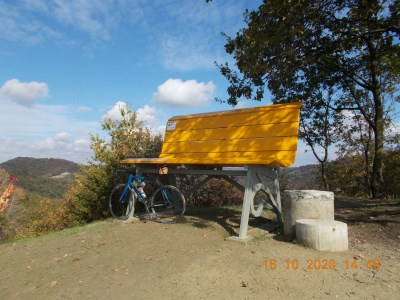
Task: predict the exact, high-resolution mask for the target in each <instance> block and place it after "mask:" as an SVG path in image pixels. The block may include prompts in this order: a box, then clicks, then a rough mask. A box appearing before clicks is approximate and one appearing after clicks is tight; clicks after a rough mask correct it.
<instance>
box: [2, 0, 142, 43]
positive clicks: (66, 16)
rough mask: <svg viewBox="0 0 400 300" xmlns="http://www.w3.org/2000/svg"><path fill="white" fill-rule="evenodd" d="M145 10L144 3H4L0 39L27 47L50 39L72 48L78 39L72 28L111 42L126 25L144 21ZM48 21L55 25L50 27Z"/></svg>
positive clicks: (55, 0) (33, 0)
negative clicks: (71, 30)
mask: <svg viewBox="0 0 400 300" xmlns="http://www.w3.org/2000/svg"><path fill="white" fill-rule="evenodd" d="M142 6H143V4H142V3H140V1H97V0H85V1H68V0H52V1H50V0H23V1H18V2H17V4H14V3H13V4H7V3H4V1H2V2H0V20H2V24H1V25H2V26H0V37H3V38H6V39H8V40H12V41H17V42H21V43H24V44H38V43H41V42H43V41H45V40H48V39H51V40H58V41H62V42H64V43H69V44H70V43H74V42H72V41H71V40H72V39H75V38H76V37H72V35H71V33H70V32H68V29H71V28H72V29H74V30H76V31H78V32H82V33H84V34H86V35H89V37H90V38H91V39H93V40H96V41H107V40H109V39H110V37H111V35H112V33H113V32H114V31H115V30H116V29H117V28H118V27H119V26H120V25H121V24H122V23H123V22H125V21H127V20H129V21H131V22H135V21H136V19H135V17H138V16H139V17H141V16H142V14H143V13H142ZM46 19H47V20H50V21H51V22H48V23H46V22H45V21H44V20H46ZM48 24H52V26H51V27H50V26H49V25H48ZM85 39H86V38H85Z"/></svg>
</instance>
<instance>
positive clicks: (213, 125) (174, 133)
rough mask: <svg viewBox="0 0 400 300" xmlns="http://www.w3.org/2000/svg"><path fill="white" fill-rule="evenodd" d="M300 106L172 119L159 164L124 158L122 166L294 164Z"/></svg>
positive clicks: (230, 111) (272, 106)
mask: <svg viewBox="0 0 400 300" xmlns="http://www.w3.org/2000/svg"><path fill="white" fill-rule="evenodd" d="M300 107H301V103H289V104H275V105H269V106H262V107H255V108H244V109H234V110H228V111H221V112H212V113H204V114H193V115H183V116H176V117H173V118H171V119H169V120H168V122H167V126H166V131H165V138H164V143H163V146H162V151H161V154H160V157H159V158H128V159H125V160H123V161H121V163H125V164H135V165H136V164H150V165H152V164H157V165H174V164H175V165H182V164H184V165H186V164H190V165H210V166H211V165H212V166H242V165H263V166H266V167H269V168H276V167H288V166H290V165H292V164H293V162H294V159H295V156H296V150H297V142H298V127H299V116H300Z"/></svg>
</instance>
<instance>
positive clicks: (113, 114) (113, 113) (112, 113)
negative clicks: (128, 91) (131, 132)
mask: <svg viewBox="0 0 400 300" xmlns="http://www.w3.org/2000/svg"><path fill="white" fill-rule="evenodd" d="M126 106H127V105H126V103H125V102H123V101H118V102H117V103H115V104H114V106H113V107H112V108H111V109H110V110H109V111H107V112H106V114H105V115H104V116H103V120H104V119H105V118H110V119H111V120H114V121H118V120H121V118H122V116H121V108H125V107H126Z"/></svg>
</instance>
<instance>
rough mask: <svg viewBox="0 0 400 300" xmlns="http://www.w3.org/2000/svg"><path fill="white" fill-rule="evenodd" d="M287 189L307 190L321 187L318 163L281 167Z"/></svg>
mask: <svg viewBox="0 0 400 300" xmlns="http://www.w3.org/2000/svg"><path fill="white" fill-rule="evenodd" d="M281 173H283V176H284V180H285V181H286V184H287V187H286V188H287V189H290V190H307V189H321V188H322V186H321V183H320V180H319V178H320V169H319V165H306V166H301V167H292V168H282V169H281Z"/></svg>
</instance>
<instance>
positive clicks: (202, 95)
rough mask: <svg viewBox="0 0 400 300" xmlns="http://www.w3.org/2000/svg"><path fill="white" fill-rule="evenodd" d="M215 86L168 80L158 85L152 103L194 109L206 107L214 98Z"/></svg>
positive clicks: (189, 81) (190, 81)
mask: <svg viewBox="0 0 400 300" xmlns="http://www.w3.org/2000/svg"><path fill="white" fill-rule="evenodd" d="M214 92H215V84H214V83H213V82H212V81H209V82H208V83H204V82H197V81H196V80H188V81H182V80H181V79H168V80H167V81H165V82H164V83H163V84H161V85H159V86H158V88H157V92H155V93H154V94H153V101H154V102H156V103H160V104H166V105H170V106H180V107H196V106H201V105H206V104H207V103H208V102H209V101H210V99H212V98H213V97H214Z"/></svg>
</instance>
